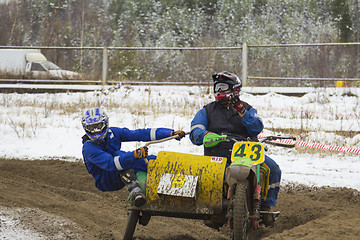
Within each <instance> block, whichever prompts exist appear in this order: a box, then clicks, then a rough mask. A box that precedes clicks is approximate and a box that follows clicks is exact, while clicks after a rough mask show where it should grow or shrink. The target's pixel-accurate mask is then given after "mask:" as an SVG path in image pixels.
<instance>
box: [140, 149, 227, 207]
mask: <svg viewBox="0 0 360 240" xmlns="http://www.w3.org/2000/svg"><path fill="white" fill-rule="evenodd" d="M225 166H226V158H221V157H210V156H202V155H194V154H185V153H177V152H167V151H161V152H159V154H158V156H157V158H156V159H155V160H151V161H149V164H148V175H147V184H146V185H147V186H146V204H145V205H144V206H143V207H141V209H142V210H148V211H155V212H169V213H190V214H218V213H221V211H222V194H223V179H224V172H225Z"/></svg>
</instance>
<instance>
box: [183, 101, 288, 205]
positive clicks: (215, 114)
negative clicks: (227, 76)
mask: <svg viewBox="0 0 360 240" xmlns="http://www.w3.org/2000/svg"><path fill="white" fill-rule="evenodd" d="M243 103H244V106H245V108H246V110H247V111H246V112H245V114H244V116H243V117H240V115H239V114H238V113H237V112H236V111H235V110H234V109H233V108H229V107H226V106H223V105H221V104H219V103H218V102H216V101H214V102H212V103H209V104H207V105H206V106H204V108H202V109H200V110H199V111H198V112H197V113H196V115H195V117H194V118H193V120H192V122H191V131H190V140H191V142H192V143H193V144H196V145H202V144H203V138H204V136H205V134H206V133H207V132H214V133H216V134H219V135H221V134H225V135H226V134H230V135H231V134H232V135H239V136H242V137H245V138H251V139H252V140H254V141H257V135H258V134H259V133H260V132H261V131H262V130H263V128H264V125H263V123H262V121H261V119H260V118H259V117H258V116H257V111H256V109H255V108H253V107H252V106H251V105H249V104H248V103H246V102H243ZM232 144H233V143H230V142H221V143H219V144H218V145H216V146H215V147H212V148H205V147H204V155H207V156H218V157H226V158H227V159H228V163H227V166H228V165H229V164H230V156H231V149H232ZM264 164H265V165H267V166H268V167H269V168H270V176H269V191H268V194H267V198H266V201H263V202H262V204H263V205H266V206H276V200H277V195H278V193H279V189H280V180H281V170H280V168H279V166H278V165H277V164H276V162H275V161H274V160H273V159H271V158H270V157H268V156H265V162H264Z"/></svg>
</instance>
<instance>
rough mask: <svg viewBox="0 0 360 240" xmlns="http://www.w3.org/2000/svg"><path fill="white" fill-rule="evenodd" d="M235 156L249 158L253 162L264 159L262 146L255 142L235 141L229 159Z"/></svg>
mask: <svg viewBox="0 0 360 240" xmlns="http://www.w3.org/2000/svg"><path fill="white" fill-rule="evenodd" d="M236 158H250V159H251V160H252V161H253V162H254V163H261V162H263V161H264V147H263V145H262V144H261V143H257V142H237V143H235V144H234V146H233V150H232V155H231V160H232V161H234V160H235V159H236Z"/></svg>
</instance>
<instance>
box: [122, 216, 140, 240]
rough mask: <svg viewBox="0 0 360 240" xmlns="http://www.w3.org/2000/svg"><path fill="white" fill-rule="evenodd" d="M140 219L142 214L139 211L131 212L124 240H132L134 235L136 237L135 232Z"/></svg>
mask: <svg viewBox="0 0 360 240" xmlns="http://www.w3.org/2000/svg"><path fill="white" fill-rule="evenodd" d="M139 217H140V212H139V211H135V210H131V211H130V212H129V216H128V220H127V224H126V229H125V234H124V237H123V240H131V239H133V235H134V232H135V227H136V224H137V222H138V220H139Z"/></svg>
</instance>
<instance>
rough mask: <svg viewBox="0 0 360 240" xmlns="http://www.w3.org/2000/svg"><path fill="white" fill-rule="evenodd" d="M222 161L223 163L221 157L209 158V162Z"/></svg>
mask: <svg viewBox="0 0 360 240" xmlns="http://www.w3.org/2000/svg"><path fill="white" fill-rule="evenodd" d="M222 161H223V158H222V157H211V162H215V163H222Z"/></svg>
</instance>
